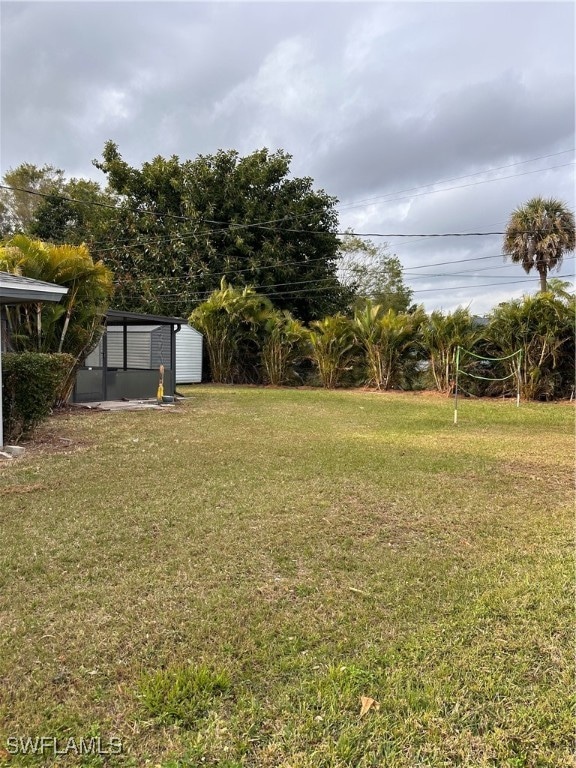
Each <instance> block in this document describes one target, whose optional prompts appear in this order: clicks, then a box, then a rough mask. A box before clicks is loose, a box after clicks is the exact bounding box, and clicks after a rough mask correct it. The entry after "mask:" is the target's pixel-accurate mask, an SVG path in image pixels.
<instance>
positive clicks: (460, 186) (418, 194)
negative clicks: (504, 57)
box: [349, 150, 574, 207]
mask: <svg viewBox="0 0 576 768" xmlns="http://www.w3.org/2000/svg"><path fill="white" fill-rule="evenodd" d="M569 151H573V150H569ZM526 162H529V161H526ZM569 165H574V163H573V162H572V163H562V164H561V165H551V166H548V167H547V168H536V169H535V170H532V171H524V172H523V173H513V174H511V175H510V176H499V177H498V178H497V179H484V180H482V181H474V182H470V184H458V185H456V186H454V187H445V188H444V189H432V190H430V191H428V192H416V193H415V194H412V195H407V196H406V197H394V198H390V199H388V198H387V199H385V200H382V203H396V202H400V201H402V200H412V198H414V197H422V196H424V195H434V194H437V193H438V192H451V191H452V190H454V189H466V188H468V187H477V186H479V185H480V184H490V183H492V182H494V181H506V180H507V179H516V178H520V177H521V176H529V175H530V174H532V173H542V172H543V171H553V170H554V169H556V168H566V167H567V166H569ZM480 173H489V171H481V172H480ZM470 175H476V174H470ZM462 178H466V177H465V176H463V177H462ZM428 186H433V185H432V184H430V185H428ZM415 189H418V187H415ZM360 205H362V207H364V204H358V207H360ZM349 207H356V204H350V206H349Z"/></svg>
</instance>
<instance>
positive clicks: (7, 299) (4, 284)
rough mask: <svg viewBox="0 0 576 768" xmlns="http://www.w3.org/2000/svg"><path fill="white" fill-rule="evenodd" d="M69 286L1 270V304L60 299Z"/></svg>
mask: <svg viewBox="0 0 576 768" xmlns="http://www.w3.org/2000/svg"><path fill="white" fill-rule="evenodd" d="M67 293H68V288H63V287H62V286H61V285H55V284H54V283H45V282H44V281H43V280H33V279H32V278H31V277H22V276H21V275H13V274H11V273H10V272H0V304H25V303H28V302H36V301H60V299H61V298H62V296H65V295H66V294H67Z"/></svg>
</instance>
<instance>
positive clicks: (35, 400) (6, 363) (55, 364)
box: [2, 352, 75, 443]
mask: <svg viewBox="0 0 576 768" xmlns="http://www.w3.org/2000/svg"><path fill="white" fill-rule="evenodd" d="M74 363H75V361H74V358H73V357H72V355H65V354H45V353H41V352H6V353H4V354H3V355H2V382H3V387H2V423H3V427H4V443H8V442H10V441H15V440H18V438H20V437H22V436H26V435H28V434H30V432H31V431H32V430H33V429H34V427H36V426H37V425H38V424H39V423H40V422H41V421H42V420H43V419H45V418H46V416H48V415H49V414H50V411H51V410H52V407H53V405H54V403H55V402H56V401H57V399H58V398H59V395H60V392H61V390H62V387H63V386H64V384H65V382H66V378H67V376H68V374H69V373H70V370H71V368H73V366H74Z"/></svg>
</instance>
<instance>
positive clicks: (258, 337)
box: [190, 280, 272, 384]
mask: <svg viewBox="0 0 576 768" xmlns="http://www.w3.org/2000/svg"><path fill="white" fill-rule="evenodd" d="M271 312H272V304H271V302H270V301H269V300H268V299H267V298H266V297H265V296H260V295H259V294H257V293H256V292H255V291H254V290H253V289H252V288H248V287H245V288H235V287H233V286H231V285H228V283H227V282H226V281H225V280H222V282H221V285H220V289H219V290H217V291H214V292H213V293H212V294H211V295H210V297H209V298H208V299H207V300H206V301H204V302H203V303H202V304H200V305H199V306H198V307H196V309H195V310H194V311H193V312H192V314H191V315H190V324H191V325H193V326H194V327H195V328H197V329H198V330H199V331H201V333H203V334H204V343H205V345H206V350H207V353H208V358H209V362H210V372H211V376H212V380H213V381H215V382H218V383H222V384H233V383H239V382H246V381H255V380H258V378H259V373H258V359H259V353H260V348H261V343H262V337H263V333H264V326H265V323H266V322H267V321H268V320H269V317H270V314H271Z"/></svg>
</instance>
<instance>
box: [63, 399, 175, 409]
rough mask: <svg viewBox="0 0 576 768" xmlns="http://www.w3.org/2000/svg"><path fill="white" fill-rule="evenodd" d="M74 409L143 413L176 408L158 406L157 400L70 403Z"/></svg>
mask: <svg viewBox="0 0 576 768" xmlns="http://www.w3.org/2000/svg"><path fill="white" fill-rule="evenodd" d="M70 405H71V406H72V407H73V408H87V409H88V410H96V411H142V410H157V411H161V410H162V409H163V408H174V403H162V405H158V403H157V402H156V400H155V399H151V400H102V401H95V402H90V403H70Z"/></svg>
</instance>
